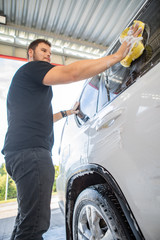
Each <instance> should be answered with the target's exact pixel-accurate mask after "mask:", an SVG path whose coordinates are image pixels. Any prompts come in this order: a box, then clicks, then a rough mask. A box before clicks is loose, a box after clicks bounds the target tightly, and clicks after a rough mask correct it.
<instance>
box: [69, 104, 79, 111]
mask: <svg viewBox="0 0 160 240" xmlns="http://www.w3.org/2000/svg"><path fill="white" fill-rule="evenodd" d="M78 108H79V102H76V103H75V104H74V106H73V108H72V109H71V114H78V113H79V109H78Z"/></svg>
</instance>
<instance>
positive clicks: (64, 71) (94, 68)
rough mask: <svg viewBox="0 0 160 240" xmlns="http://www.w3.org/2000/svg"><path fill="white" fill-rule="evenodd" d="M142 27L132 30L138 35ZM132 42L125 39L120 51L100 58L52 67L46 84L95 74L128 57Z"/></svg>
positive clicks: (64, 81) (47, 75)
mask: <svg viewBox="0 0 160 240" xmlns="http://www.w3.org/2000/svg"><path fill="white" fill-rule="evenodd" d="M141 31H142V29H138V25H136V26H135V27H134V28H133V30H132V32H133V36H134V37H137V36H138V34H139V33H140V32H141ZM130 46H131V43H129V42H127V41H124V42H123V43H122V45H121V46H120V48H119V49H118V51H117V52H116V53H114V54H112V55H108V56H105V57H102V58H99V59H91V60H81V61H77V62H74V63H71V64H69V65H67V66H57V67H54V68H52V69H51V70H50V71H49V72H48V73H47V74H46V75H45V77H44V79H43V84H44V85H48V86H50V85H56V84H66V83H71V82H76V81H79V80H83V79H87V78H90V77H92V76H95V75H97V74H99V73H101V72H103V71H105V70H106V69H107V68H109V67H111V66H113V65H114V64H116V63H118V62H120V61H121V60H122V59H124V58H125V57H126V55H127V54H128V52H129V50H130Z"/></svg>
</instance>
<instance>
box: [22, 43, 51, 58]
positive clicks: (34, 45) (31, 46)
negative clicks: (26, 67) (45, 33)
mask: <svg viewBox="0 0 160 240" xmlns="http://www.w3.org/2000/svg"><path fill="white" fill-rule="evenodd" d="M39 43H45V44H47V45H48V46H50V47H51V43H50V42H49V41H48V40H45V39H40V38H39V39H36V40H34V41H33V42H31V43H30V44H29V46H28V48H27V59H29V54H28V51H29V49H32V50H35V49H36V47H37V46H38V44H39Z"/></svg>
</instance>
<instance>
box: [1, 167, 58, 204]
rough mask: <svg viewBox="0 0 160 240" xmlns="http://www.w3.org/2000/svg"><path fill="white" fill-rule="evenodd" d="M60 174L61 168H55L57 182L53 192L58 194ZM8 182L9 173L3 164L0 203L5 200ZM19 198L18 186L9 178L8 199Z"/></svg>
mask: <svg viewBox="0 0 160 240" xmlns="http://www.w3.org/2000/svg"><path fill="white" fill-rule="evenodd" d="M58 174H59V166H55V181H54V185H53V191H52V192H56V179H57V177H58ZM6 180H7V171H6V168H5V164H4V163H3V164H2V165H1V167H0V201H3V200H5V191H6ZM16 197H17V190H16V184H15V182H14V181H13V180H12V178H11V177H10V176H9V179H8V194H7V199H13V198H16Z"/></svg>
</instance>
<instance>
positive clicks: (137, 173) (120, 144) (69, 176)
mask: <svg viewBox="0 0 160 240" xmlns="http://www.w3.org/2000/svg"><path fill="white" fill-rule="evenodd" d="M158 13H160V4H159V1H147V2H146V4H144V6H143V8H142V9H141V10H140V12H139V13H138V14H137V15H136V16H135V18H134V19H133V20H135V19H138V20H140V21H143V22H145V23H146V29H147V30H146V33H145V34H146V37H145V39H144V44H145V51H144V53H143V55H142V56H141V57H140V58H139V59H137V60H135V61H134V62H133V63H132V65H131V67H130V68H124V67H122V66H121V64H120V63H118V64H116V65H115V66H113V67H112V68H110V69H109V70H107V71H105V72H104V73H102V74H100V75H98V76H95V77H93V78H91V79H88V80H87V81H86V83H85V85H84V88H83V90H82V93H81V95H80V98H79V101H80V114H79V115H78V116H71V117H69V118H67V120H66V122H65V125H64V128H63V133H62V139H61V144H60V175H59V177H58V179H57V190H58V195H59V204H60V207H61V209H62V211H63V212H64V214H65V217H66V232H67V239H91V237H95V239H122V240H124V239H146V240H159V238H160V228H159V218H160V200H159V199H160V187H159V183H160V175H159V169H160V161H159V156H160V147H159V136H160V120H159V119H160V81H159V79H160V63H159V59H160V37H159V36H160V14H158ZM133 20H132V21H133ZM132 21H131V22H132ZM129 24H130V23H129ZM148 29H149V30H148ZM118 47H119V42H118V41H115V43H113V45H112V46H111V48H110V49H109V51H108V52H107V54H111V53H113V52H114V51H116V49H118ZM89 216H90V217H89ZM93 216H94V217H93ZM95 216H96V217H95ZM90 218H94V221H95V223H96V224H97V225H96V226H97V227H94V228H93V225H94V224H95V223H94V224H93V222H90V220H89V219H90ZM111 219H112V220H113V221H112V220H111ZM95 229H98V230H97V231H95ZM115 229H116V230H115Z"/></svg>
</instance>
